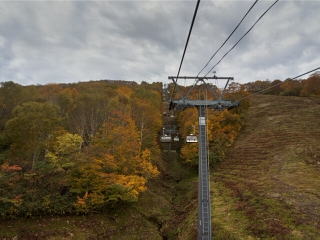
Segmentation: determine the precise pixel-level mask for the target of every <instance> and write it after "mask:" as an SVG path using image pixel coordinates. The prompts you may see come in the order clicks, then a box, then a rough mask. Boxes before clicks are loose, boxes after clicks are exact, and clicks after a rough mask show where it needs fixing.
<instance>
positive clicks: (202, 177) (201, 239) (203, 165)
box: [198, 106, 211, 240]
mask: <svg viewBox="0 0 320 240" xmlns="http://www.w3.org/2000/svg"><path fill="white" fill-rule="evenodd" d="M198 112H199V188H198V198H199V206H198V208H199V221H198V240H211V206H210V177H209V162H208V144H207V142H208V141H207V127H206V107H205V106H199V107H198Z"/></svg>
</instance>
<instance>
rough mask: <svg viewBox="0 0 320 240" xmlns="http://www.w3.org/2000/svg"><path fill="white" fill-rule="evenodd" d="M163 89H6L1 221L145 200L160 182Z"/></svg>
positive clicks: (0, 135) (0, 147) (0, 144)
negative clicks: (150, 187)
mask: <svg viewBox="0 0 320 240" xmlns="http://www.w3.org/2000/svg"><path fill="white" fill-rule="evenodd" d="M160 89H161V84H157V83H154V84H147V83H142V84H140V85H138V84H135V83H130V82H129V83H128V82H124V83H122V82H108V81H92V82H86V83H77V84H61V85H58V84H51V85H45V86H21V85H18V84H15V83H13V82H4V83H1V87H0V186H1V187H0V215H1V217H12V216H31V215H48V214H49V215H51V214H61V215H64V214H67V213H87V212H91V211H94V210H97V209H99V208H108V207H114V206H115V205H117V204H120V203H124V202H134V201H137V199H138V196H139V195H140V193H141V192H143V191H145V190H146V189H147V182H148V181H149V180H150V179H151V178H154V177H157V175H158V174H159V171H158V169H157V166H156V165H157V161H158V159H159V156H160V150H159V145H158V144H157V133H158V130H159V129H160V127H161V117H160V108H161V96H160Z"/></svg>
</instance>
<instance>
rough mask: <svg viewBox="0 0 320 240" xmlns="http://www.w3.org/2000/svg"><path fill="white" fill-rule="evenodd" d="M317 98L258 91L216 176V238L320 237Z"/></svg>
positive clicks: (319, 158)
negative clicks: (244, 124) (243, 124)
mask: <svg viewBox="0 0 320 240" xmlns="http://www.w3.org/2000/svg"><path fill="white" fill-rule="evenodd" d="M319 103H320V102H319V100H318V99H310V98H302V97H284V96H269V95H259V96H255V97H253V98H252V101H251V107H250V108H249V110H248V114H247V117H246V118H247V119H246V126H245V128H244V129H243V131H242V132H241V134H240V136H239V138H238V139H237V141H236V143H235V145H234V147H233V148H232V149H231V150H230V153H229V155H228V157H227V159H226V160H225V161H224V162H223V163H221V164H220V165H219V167H218V168H217V169H216V170H215V172H214V174H213V177H212V179H211V181H212V185H211V186H212V198H213V228H214V232H215V235H216V239H308V240H309V239H310V240H311V239H320V104H319Z"/></svg>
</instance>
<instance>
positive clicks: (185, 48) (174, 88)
mask: <svg viewBox="0 0 320 240" xmlns="http://www.w3.org/2000/svg"><path fill="white" fill-rule="evenodd" d="M199 4H200V0H198V1H197V5H196V8H195V10H194V13H193V17H192V21H191V25H190V29H189V33H188V37H187V41H186V44H185V46H184V50H183V55H182V58H181V61H180V66H179V70H178V73H177V78H176V82H175V83H174V86H173V90H172V93H171V97H170V104H171V103H172V98H173V96H174V92H175V90H176V85H177V81H178V77H179V75H180V70H181V67H182V63H183V60H184V56H185V54H186V50H187V47H188V43H189V39H190V36H191V32H192V28H193V24H194V21H195V19H196V16H197V12H198V8H199Z"/></svg>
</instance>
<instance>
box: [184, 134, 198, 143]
mask: <svg viewBox="0 0 320 240" xmlns="http://www.w3.org/2000/svg"><path fill="white" fill-rule="evenodd" d="M186 142H187V143H197V142H198V138H197V136H195V135H189V136H187V138H186Z"/></svg>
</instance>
